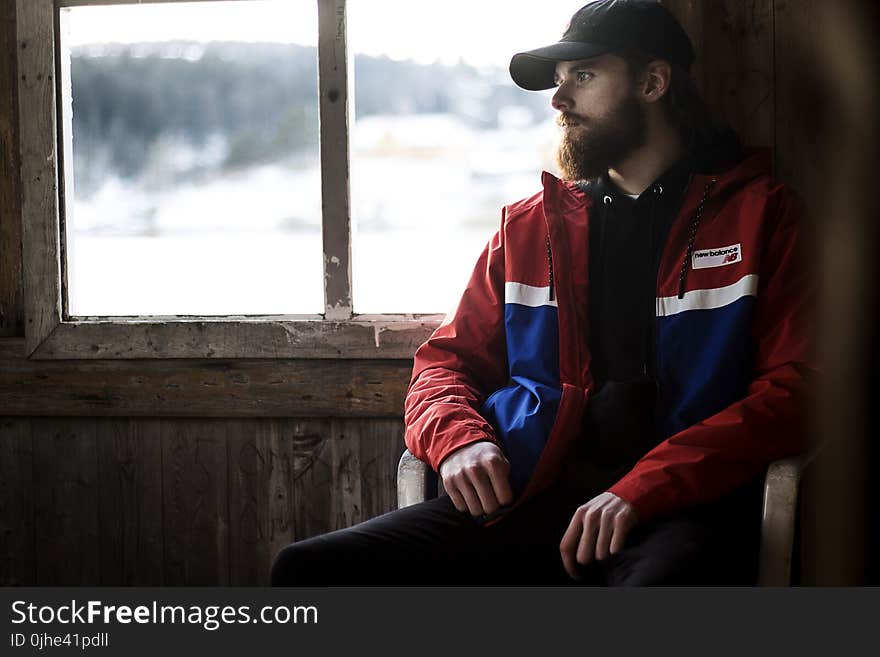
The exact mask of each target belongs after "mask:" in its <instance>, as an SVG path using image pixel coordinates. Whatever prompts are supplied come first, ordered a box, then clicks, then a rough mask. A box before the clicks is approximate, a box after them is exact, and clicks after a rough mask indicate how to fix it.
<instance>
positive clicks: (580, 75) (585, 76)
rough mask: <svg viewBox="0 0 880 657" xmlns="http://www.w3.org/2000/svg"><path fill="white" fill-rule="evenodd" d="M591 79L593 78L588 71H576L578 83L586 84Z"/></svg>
mask: <svg viewBox="0 0 880 657" xmlns="http://www.w3.org/2000/svg"><path fill="white" fill-rule="evenodd" d="M591 77H593V74H592V73H590V72H589V71H578V72H577V81H578V82H586V81H587V80H589V79H590V78H591Z"/></svg>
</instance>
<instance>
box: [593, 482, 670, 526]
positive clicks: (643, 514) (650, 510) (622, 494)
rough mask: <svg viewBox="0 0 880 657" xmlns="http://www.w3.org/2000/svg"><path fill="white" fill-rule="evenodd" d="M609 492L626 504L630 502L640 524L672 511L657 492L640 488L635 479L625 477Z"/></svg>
mask: <svg viewBox="0 0 880 657" xmlns="http://www.w3.org/2000/svg"><path fill="white" fill-rule="evenodd" d="M608 492H609V493H611V494H613V495H617V497H619V498H620V499H622V500H623V501H624V502H628V503H629V504H631V505H632V507H633V509H635V512H636V515H637V516H638V519H639V523H642V522H647V521H648V520H653V519H654V518H657V517H659V516H662V515H664V514H665V513H668V512H669V511H670V509H669V508H667V507H668V505H667V504H664V500H663V498H662V497H661V496H659V495H657V493H656V492H652V491H650V490H646V489H644V488H642V487H640V486H639V485H638V484H637V483H636V482H635V481H634V480H633V479H630V478H628V477H624V478H623V479H621V480H620V481H618V482H617V483H616V484H614V485H613V486H611V487H610V488H609V489H608Z"/></svg>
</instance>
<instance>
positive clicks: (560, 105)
mask: <svg viewBox="0 0 880 657" xmlns="http://www.w3.org/2000/svg"><path fill="white" fill-rule="evenodd" d="M562 89H563V88H562V87H559V88H558V89H557V90H556V93H555V94H553V98H551V99H550V106H551V107H552V108H553V109H555V110H556V111H558V112H568V111H571V106H572V103H571V98H570V97H569V95H568V94H566V93H563V90H562Z"/></svg>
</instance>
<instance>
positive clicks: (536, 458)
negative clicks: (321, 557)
mask: <svg viewBox="0 0 880 657" xmlns="http://www.w3.org/2000/svg"><path fill="white" fill-rule="evenodd" d="M769 171H770V154H769V152H768V151H766V150H763V151H753V152H751V153H750V154H749V155H748V156H747V157H746V158H745V159H744V160H742V161H741V162H740V163H739V164H738V165H736V166H734V167H733V168H730V169H728V170H726V171H722V172H716V173H708V174H699V175H693V176H692V178H691V180H690V182H689V185H688V188H687V190H686V191H685V195H684V200H683V202H682V204H681V207H680V209H679V211H678V214H677V215H676V217H675V218H674V220H673V222H672V224H671V227H670V229H669V233H668V236H667V239H666V243H665V245H664V247H663V251H662V254H661V258H660V266H659V272H658V276H657V284H656V326H655V329H656V330H655V331H654V335H655V339H656V344H655V349H654V353H655V354H656V363H655V372H656V377H657V383H658V386H659V388H660V390H661V391H662V394H661V396H660V399H661V408H660V409H659V413H660V423H659V426H660V427H661V429H660V432H661V435H658V436H657V437H656V438H657V440H656V442H657V446H656V447H655V448H653V449H651V450H650V451H649V452H648V453H647V454H645V455H644V457H642V458H641V459H640V460H639V461H638V462H637V463H636V464H635V466H634V467H633V468H632V469H631V470H630V471H629V472H628V473H627V474H626V475H624V476H623V477H622V478H621V479H620V480H619V481H618V482H617V483H615V484H614V485H613V486H612V487H611V488H609V490H610V491H611V492H612V493H614V494H615V495H618V496H619V497H621V498H622V499H624V500H626V501H628V502H629V503H631V504H632V505H633V506H634V508H635V510H636V512H637V514H638V516H639V518H640V519H641V520H647V519H649V518H652V517H656V516H660V515H663V514H667V513H670V512H673V511H675V510H677V509H681V508H683V507H687V506H691V505H694V504H700V503H708V502H711V501H714V500H716V499H718V498H720V497H721V496H723V495H724V494H726V493H728V492H730V491H732V490H733V489H735V488H737V487H739V486H741V485H743V484H745V483H747V482H749V481H750V480H752V479H753V478H754V477H756V476H758V475H759V474H760V472H761V471H762V470H763V469H764V468H766V466H767V464H768V463H769V462H770V461H772V460H774V459H777V458H781V457H783V456H787V455H791V454H794V453H797V452H799V451H801V450H802V449H803V446H804V412H805V409H804V393H805V389H806V375H807V373H808V370H809V369H810V368H809V366H808V363H809V362H810V353H809V341H808V328H809V327H808V323H809V320H808V312H809V310H810V306H811V304H812V303H813V286H812V284H811V280H810V277H809V276H808V272H807V268H806V267H805V266H804V262H803V260H802V253H801V251H800V249H799V247H798V234H799V231H800V227H799V223H800V219H801V215H802V209H803V206H802V203H801V202H800V200H799V198H798V197H797V196H796V195H795V194H794V193H793V192H792V190H790V189H789V188H787V187H786V186H784V185H780V184H776V183H774V182H773V181H772V180H771V177H770V174H769ZM592 204H593V201H592V199H591V198H590V197H589V195H587V194H586V193H584V192H583V191H582V190H581V189H579V188H578V187H577V186H576V185H574V184H571V183H564V182H562V181H560V180H558V179H557V178H555V177H554V176H552V175H551V174H549V173H546V172H545V173H544V175H543V191H542V192H540V193H538V194H536V195H534V196H532V197H531V198H528V199H525V200H522V201H520V202H518V203H514V204H512V205H509V206H506V207H505V208H504V209H503V213H502V223H501V228H500V230H499V231H498V232H497V233H496V234H495V236H494V237H493V238H492V240H491V241H490V242H489V244H488V245H487V247H486V249H485V250H484V251H483V254H482V255H481V257H480V259H479V260H478V262H477V265H476V267H475V269H474V272H473V274H472V276H471V278H470V281H469V283H468V285H467V288H466V290H465V292H464V294H463V295H462V297H461V300H460V301H459V304H458V306H457V307H456V309H455V310H454V311H453V312H451V313H450V314H449V315H448V316H447V317H446V318H445V320H444V321H443V323H442V324H441V325H440V326H439V327H438V328H437V330H436V331H435V332H434V333H433V335H432V336H431V337H430V338H429V339H428V341H427V342H426V343H425V344H423V345H422V346H421V347H420V348H419V349H418V351H417V352H416V355H415V363H414V369H413V376H412V380H411V383H410V388H409V392H408V394H407V398H406V405H405V421H406V433H405V440H406V444H407V447H408V448H409V449H410V451H411V452H412V453H413V454H415V455H416V456H417V457H418V458H420V459H422V460H424V461H426V462H427V463H428V464H429V465H430V466H431V467H432V468H434V469H435V470H437V469H438V468H439V466H440V463H441V462H442V461H443V459H444V458H445V457H446V456H448V455H449V454H450V453H451V452H453V451H455V450H457V449H459V448H461V447H463V446H465V445H467V444H470V443H473V442H476V441H481V440H491V441H493V442H495V443H497V444H498V445H500V446H501V448H502V449H503V450H504V452H505V454H506V456H507V457H508V459H509V460H510V462H511V475H512V478H513V479H517V480H520V481H522V482H525V484H524V486H523V489H522V493H521V495H520V496H519V497H518V501H517V503H519V502H521V501H522V500H524V499H526V498H528V497H530V496H531V495H533V494H534V493H535V492H537V491H539V490H541V489H543V488H545V487H546V486H548V485H549V484H551V483H552V482H553V481H554V480H555V479H556V478H557V477H558V475H559V473H560V470H561V466H562V463H563V461H564V459H565V458H566V455H567V454H569V453H570V452H569V450H570V448H571V447H572V446H573V444H574V441H575V440H589V439H590V437H589V436H582V435H581V433H582V431H583V429H582V418H583V414H584V411H585V409H586V407H587V405H588V404H589V403H590V396H591V393H592V392H593V390H594V389H595V386H594V381H593V377H592V375H591V369H590V351H589V348H588V330H589V325H590V318H589V317H588V316H587V315H588V308H589V304H588V303H587V302H586V301H587V299H588V295H589V281H588V276H587V272H588V270H589V268H588V255H589V244H588V234H589V233H588V224H589V221H590V217H591V214H592V213H593V207H592ZM701 205H702V208H701ZM584 501H586V500H584Z"/></svg>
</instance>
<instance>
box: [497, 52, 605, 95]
mask: <svg viewBox="0 0 880 657" xmlns="http://www.w3.org/2000/svg"><path fill="white" fill-rule="evenodd" d="M609 50H612V48H611V47H610V46H606V45H599V44H596V43H581V42H580V41H560V42H559V43H554V44H553V45H552V46H545V47H543V48H536V49H535V50H529V51H527V52H520V53H517V54H515V55H514V56H513V58H512V59H511V60H510V77H511V78H513V81H514V82H515V83H516V84H517V86H519V87H522V88H523V89H528V90H529V91H540V90H542V89H550V88H552V87H554V86H555V82H554V78H555V76H556V64H557V63H558V62H571V61H576V60H578V59H589V58H590V57H597V56H599V55H602V54H604V53H606V52H608V51H609Z"/></svg>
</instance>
